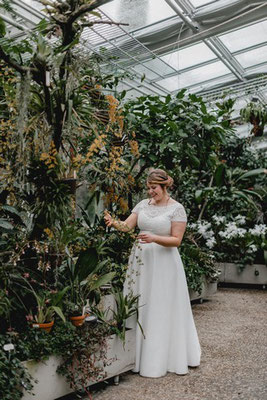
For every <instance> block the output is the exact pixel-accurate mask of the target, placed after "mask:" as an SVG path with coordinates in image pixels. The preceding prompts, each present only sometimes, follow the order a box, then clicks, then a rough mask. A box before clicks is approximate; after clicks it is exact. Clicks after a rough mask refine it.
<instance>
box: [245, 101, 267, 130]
mask: <svg viewBox="0 0 267 400" xmlns="http://www.w3.org/2000/svg"><path fill="white" fill-rule="evenodd" d="M240 115H241V117H242V118H243V120H244V121H246V122H250V123H251V124H252V125H253V128H252V129H251V134H252V135H254V136H262V135H263V131H264V126H265V124H266V122H267V108H266V105H263V104H262V103H260V102H259V101H258V99H254V100H252V101H251V102H250V103H248V104H247V105H246V107H244V108H242V109H241V110H240Z"/></svg>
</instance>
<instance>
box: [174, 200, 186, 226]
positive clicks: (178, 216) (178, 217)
mask: <svg viewBox="0 0 267 400" xmlns="http://www.w3.org/2000/svg"><path fill="white" fill-rule="evenodd" d="M171 221H172V222H187V216H186V212H185V209H184V207H183V206H182V204H178V205H177V207H175V209H174V211H173V214H172V216H171Z"/></svg>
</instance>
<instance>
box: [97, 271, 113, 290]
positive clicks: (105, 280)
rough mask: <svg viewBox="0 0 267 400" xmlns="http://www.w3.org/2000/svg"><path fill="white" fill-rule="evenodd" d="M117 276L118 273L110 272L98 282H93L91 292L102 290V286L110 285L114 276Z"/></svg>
mask: <svg viewBox="0 0 267 400" xmlns="http://www.w3.org/2000/svg"><path fill="white" fill-rule="evenodd" d="M115 275H116V272H109V273H108V274H105V275H103V276H100V277H99V278H98V279H97V280H96V281H94V282H93V284H92V285H91V290H95V289H98V288H100V287H101V286H104V285H106V284H107V283H109V282H110V281H112V279H113V278H114V276H115Z"/></svg>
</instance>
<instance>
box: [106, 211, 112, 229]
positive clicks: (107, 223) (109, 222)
mask: <svg viewBox="0 0 267 400" xmlns="http://www.w3.org/2000/svg"><path fill="white" fill-rule="evenodd" d="M104 221H105V224H106V225H107V226H108V227H111V226H112V225H113V218H112V216H111V215H110V213H109V212H108V211H107V210H105V211H104Z"/></svg>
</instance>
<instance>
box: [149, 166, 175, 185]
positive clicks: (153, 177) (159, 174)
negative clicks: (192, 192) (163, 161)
mask: <svg viewBox="0 0 267 400" xmlns="http://www.w3.org/2000/svg"><path fill="white" fill-rule="evenodd" d="M147 183H150V184H151V183H155V184H157V185H160V186H161V187H162V188H163V187H166V188H169V187H171V186H172V185H173V179H172V178H171V177H170V176H169V175H168V174H167V173H166V172H165V171H164V170H163V169H153V171H151V172H149V174H148V176H147Z"/></svg>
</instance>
